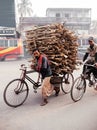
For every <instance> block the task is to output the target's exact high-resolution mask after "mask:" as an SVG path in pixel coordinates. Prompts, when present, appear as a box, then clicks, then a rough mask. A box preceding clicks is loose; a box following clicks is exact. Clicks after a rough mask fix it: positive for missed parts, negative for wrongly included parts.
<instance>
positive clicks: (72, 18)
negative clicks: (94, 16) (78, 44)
mask: <svg viewBox="0 0 97 130" xmlns="http://www.w3.org/2000/svg"><path fill="white" fill-rule="evenodd" d="M46 16H47V17H56V18H57V19H61V18H62V19H64V21H63V22H64V24H65V25H66V26H67V27H68V28H70V29H72V30H74V31H76V33H78V34H81V35H82V34H88V32H89V29H90V25H91V8H48V9H47V10H46Z"/></svg>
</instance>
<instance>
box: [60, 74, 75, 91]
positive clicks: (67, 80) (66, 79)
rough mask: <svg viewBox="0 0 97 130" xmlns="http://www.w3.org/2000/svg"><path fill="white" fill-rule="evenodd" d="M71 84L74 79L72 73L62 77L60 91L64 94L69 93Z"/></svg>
mask: <svg viewBox="0 0 97 130" xmlns="http://www.w3.org/2000/svg"><path fill="white" fill-rule="evenodd" d="M73 82H74V77H73V75H72V73H66V74H65V75H64V76H63V79H62V83H61V89H62V91H63V92H64V93H65V94H67V93H70V91H71V87H72V84H73Z"/></svg>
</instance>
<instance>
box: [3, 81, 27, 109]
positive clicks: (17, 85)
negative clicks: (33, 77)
mask: <svg viewBox="0 0 97 130" xmlns="http://www.w3.org/2000/svg"><path fill="white" fill-rule="evenodd" d="M28 93H29V89H28V85H27V83H26V82H25V81H24V80H21V79H14V80H12V81H10V82H9V84H8V85H7V86H6V88H5V90H4V95H3V97H4V101H5V103H6V104H7V105H8V106H10V107H18V106H20V105H22V104H23V103H24V102H25V100H26V99H27V97H28Z"/></svg>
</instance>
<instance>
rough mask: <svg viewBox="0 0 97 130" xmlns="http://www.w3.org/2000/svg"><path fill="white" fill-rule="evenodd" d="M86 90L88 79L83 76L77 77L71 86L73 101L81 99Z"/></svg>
mask: <svg viewBox="0 0 97 130" xmlns="http://www.w3.org/2000/svg"><path fill="white" fill-rule="evenodd" d="M85 91H86V80H85V79H83V78H82V76H80V77H78V78H76V79H75V81H74V84H73V85H72V88H71V98H72V100H73V101H75V102H77V101H79V100H80V99H81V98H82V97H83V95H84V93H85Z"/></svg>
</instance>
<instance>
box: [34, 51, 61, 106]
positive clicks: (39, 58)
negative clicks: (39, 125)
mask: <svg viewBox="0 0 97 130" xmlns="http://www.w3.org/2000/svg"><path fill="white" fill-rule="evenodd" d="M33 56H34V57H35V60H36V65H35V70H36V71H38V72H40V73H41V75H42V79H43V82H42V98H43V102H42V104H41V106H43V105H46V104H47V103H48V101H47V97H48V96H50V95H51V94H52V92H53V90H55V91H56V94H58V93H59V91H60V90H59V89H55V87H54V86H53V85H52V84H51V83H50V78H51V76H52V70H51V67H50V64H49V61H48V59H47V57H46V55H45V54H41V53H40V51H39V50H38V49H34V50H33Z"/></svg>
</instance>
